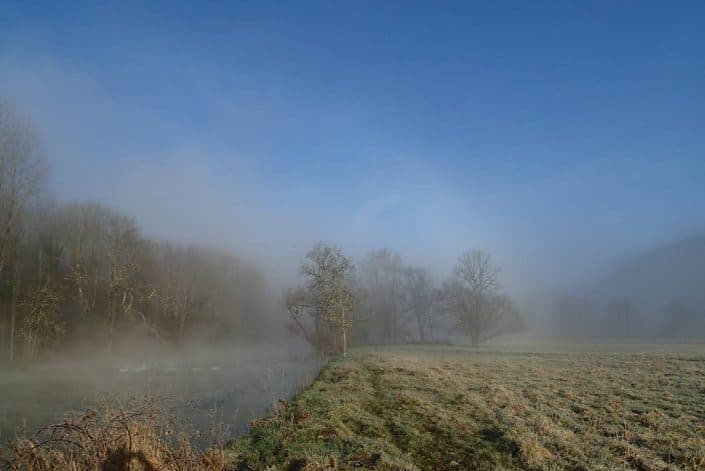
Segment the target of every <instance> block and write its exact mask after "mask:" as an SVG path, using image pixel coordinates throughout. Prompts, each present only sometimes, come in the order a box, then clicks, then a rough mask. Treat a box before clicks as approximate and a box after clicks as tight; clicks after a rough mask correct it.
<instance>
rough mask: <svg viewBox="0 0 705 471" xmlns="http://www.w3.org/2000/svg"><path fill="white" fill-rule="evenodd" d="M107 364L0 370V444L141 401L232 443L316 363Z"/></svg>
mask: <svg viewBox="0 0 705 471" xmlns="http://www.w3.org/2000/svg"><path fill="white" fill-rule="evenodd" d="M113 363H114V364H113V365H111V366H109V367H108V366H106V367H100V366H98V365H96V364H93V365H91V364H78V365H77V364H60V363H59V364H54V365H44V366H36V367H33V368H31V369H28V370H0V442H2V443H7V441H8V440H11V439H12V438H13V437H15V436H16V434H18V433H22V432H23V431H34V430H36V429H37V428H38V427H41V426H44V425H48V424H50V423H54V422H56V421H57V420H59V419H61V418H62V417H63V416H65V415H66V414H67V413H69V412H72V411H79V412H80V411H84V410H86V409H89V408H92V407H96V406H99V405H101V404H104V403H105V401H125V400H128V399H129V398H131V397H135V398H140V397H143V396H145V395H149V396H150V397H156V398H166V399H165V401H164V404H165V407H166V408H167V410H168V411H170V412H172V413H174V414H176V415H178V416H181V417H183V418H185V419H187V420H188V421H189V422H190V423H192V424H193V426H194V428H195V429H198V430H206V429H208V427H209V426H210V425H212V424H213V423H214V422H218V423H222V424H224V425H226V426H227V427H228V429H229V430H228V435H230V436H237V435H241V434H242V433H244V432H246V431H247V426H248V423H249V421H250V420H252V419H253V418H255V417H259V416H262V415H264V414H266V412H267V411H268V410H270V409H271V407H272V406H273V404H275V403H276V401H277V400H278V399H288V398H290V397H291V396H293V395H294V394H295V393H296V392H298V391H299V390H301V389H302V388H303V387H305V386H306V385H308V384H310V383H311V382H312V381H313V379H315V376H316V374H317V373H318V370H319V368H320V363H319V361H318V360H317V358H316V357H315V356H314V355H310V354H306V353H295V354H292V353H291V352H286V351H279V352H276V353H274V352H270V353H268V352H259V353H253V352H247V353H246V354H245V353H243V354H238V353H230V354H227V355H222V356H214V355H209V356H208V358H199V359H190V358H188V357H185V358H179V359H178V360H173V361H170V360H169V359H161V360H159V361H151V362H147V361H145V362H141V363H135V362H132V363H130V364H124V365H120V363H119V361H117V362H113Z"/></svg>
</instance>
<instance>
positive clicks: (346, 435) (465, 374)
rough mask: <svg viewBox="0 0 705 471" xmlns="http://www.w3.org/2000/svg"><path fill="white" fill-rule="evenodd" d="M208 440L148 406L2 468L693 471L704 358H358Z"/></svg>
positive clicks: (674, 348)
mask: <svg viewBox="0 0 705 471" xmlns="http://www.w3.org/2000/svg"><path fill="white" fill-rule="evenodd" d="M214 436H215V437H219V438H216V439H215V440H214V441H213V443H214V446H213V447H212V448H211V449H209V450H206V451H204V450H200V449H198V448H197V447H196V446H194V443H195V442H194V439H195V438H197V436H194V435H192V434H189V432H188V427H187V426H186V424H184V423H183V422H181V421H179V420H177V419H175V418H174V417H172V416H170V415H168V414H165V413H164V412H162V410H161V409H160V407H159V404H157V403H149V402H148V403H147V404H143V405H139V404H137V405H134V406H129V405H128V407H123V408H118V409H107V410H105V411H102V412H99V411H88V412H87V413H85V414H81V415H78V416H75V417H73V418H69V419H66V420H65V421H63V422H61V423H59V424H56V425H53V426H49V427H46V428H45V429H42V430H40V431H39V433H37V434H36V435H34V436H32V437H24V438H22V439H20V440H18V442H17V443H16V444H15V445H14V447H12V448H11V449H10V450H8V451H9V453H5V456H4V457H3V456H0V468H3V467H9V468H11V469H28V470H42V471H43V470H51V469H75V470H79V469H103V470H124V469H130V470H156V469H162V470H194V471H195V470H212V471H222V470H230V469H236V470H318V471H324V470H341V469H378V470H474V469H479V470H483V469H484V470H494V469H536V470H562V469H570V470H593V469H603V470H613V469H636V470H669V469H672V470H676V469H705V344H700V345H677V344H673V345H661V346H654V345H649V346H645V345H638V344H631V345H621V346H616V345H610V344H600V345H594V344H593V345H587V344H584V345H562V346H557V345H552V346H551V347H546V346H534V347H508V346H496V347H491V348H486V349H481V350H474V349H470V348H462V347H440V346H437V347H419V346H414V347H411V346H410V347H405V348H400V347H396V348H374V349H373V348H366V349H357V350H354V351H353V352H352V353H351V355H350V357H349V358H348V359H337V360H335V361H333V362H331V363H330V364H329V365H328V366H327V367H326V368H325V369H324V370H323V371H322V373H321V374H320V377H319V378H318V379H317V380H316V382H315V383H314V384H313V385H312V386H311V387H310V388H308V389H306V390H305V391H303V392H302V393H300V394H299V395H298V396H297V397H296V398H295V399H294V400H293V401H291V402H281V403H279V405H278V407H276V408H275V409H274V410H273V411H272V413H271V414H270V415H269V416H267V417H265V418H262V419H258V420H255V421H253V422H252V424H251V430H250V432H249V433H248V434H247V435H246V436H244V437H242V438H240V439H237V440H235V441H233V442H230V443H228V444H225V445H223V442H222V441H221V440H222V439H224V438H225V437H224V435H221V434H216V435H214ZM0 455H2V453H0Z"/></svg>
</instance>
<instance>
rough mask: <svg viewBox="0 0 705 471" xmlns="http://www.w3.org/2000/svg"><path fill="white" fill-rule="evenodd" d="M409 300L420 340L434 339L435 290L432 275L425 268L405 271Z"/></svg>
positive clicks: (411, 268)
mask: <svg viewBox="0 0 705 471" xmlns="http://www.w3.org/2000/svg"><path fill="white" fill-rule="evenodd" d="M404 278H405V280H406V294H407V300H408V302H409V304H410V311H411V312H412V313H413V315H414V318H415V319H416V324H417V326H418V329H419V339H420V340H421V341H425V340H426V339H427V337H428V338H433V307H434V288H433V281H432V279H431V274H430V273H429V272H428V270H426V269H425V268H423V267H408V268H406V270H405V271H404Z"/></svg>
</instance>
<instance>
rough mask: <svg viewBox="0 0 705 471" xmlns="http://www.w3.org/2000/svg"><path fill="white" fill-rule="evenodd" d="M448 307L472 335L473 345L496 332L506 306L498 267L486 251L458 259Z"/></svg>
mask: <svg viewBox="0 0 705 471" xmlns="http://www.w3.org/2000/svg"><path fill="white" fill-rule="evenodd" d="M444 288H445V293H446V302H447V308H448V309H449V310H450V312H451V313H452V314H454V315H455V316H456V318H457V320H458V324H459V326H460V328H461V330H462V331H463V332H464V333H466V334H467V335H469V336H470V339H471V342H472V345H473V346H477V345H478V344H479V343H480V341H482V340H484V339H486V338H487V336H488V335H489V334H491V333H496V332H497V330H498V328H497V327H498V323H499V322H500V321H501V318H502V315H501V314H502V309H503V308H504V307H506V306H505V305H504V304H502V303H500V302H499V300H500V299H501V298H498V289H499V267H497V266H496V265H495V264H494V263H493V261H492V259H491V257H490V254H489V253H487V252H485V251H483V250H473V251H471V252H465V253H464V254H462V255H461V256H460V257H459V258H458V263H457V265H456V268H455V272H454V275H453V277H452V278H451V279H450V280H448V281H447V282H446V283H445V285H444Z"/></svg>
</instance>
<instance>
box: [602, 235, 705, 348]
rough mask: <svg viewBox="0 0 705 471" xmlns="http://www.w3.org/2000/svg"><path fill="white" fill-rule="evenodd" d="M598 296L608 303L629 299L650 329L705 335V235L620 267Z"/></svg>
mask: <svg viewBox="0 0 705 471" xmlns="http://www.w3.org/2000/svg"><path fill="white" fill-rule="evenodd" d="M596 294H597V295H598V297H599V298H602V299H603V300H604V301H605V302H606V303H609V302H610V301H609V300H610V299H612V300H614V299H619V298H621V299H626V300H628V301H629V303H631V304H632V305H633V306H634V308H635V314H637V315H638V317H639V319H640V320H641V321H642V322H641V326H642V328H644V329H647V330H651V331H653V332H659V331H662V332H664V333H667V334H673V335H686V336H691V335H694V334H696V333H697V334H698V335H703V334H705V234H703V235H698V236H695V237H691V238H688V239H685V240H681V241H678V242H672V243H668V244H664V245H661V246H659V247H657V248H655V249H653V250H650V251H648V252H645V253H643V254H641V255H639V256H636V257H633V258H630V259H627V260H625V261H623V262H621V263H619V264H618V265H616V267H615V268H614V270H613V271H612V272H611V273H609V274H608V275H607V276H605V278H603V279H602V280H601V281H600V282H599V283H598V287H597V289H596ZM693 329H695V331H693Z"/></svg>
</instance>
